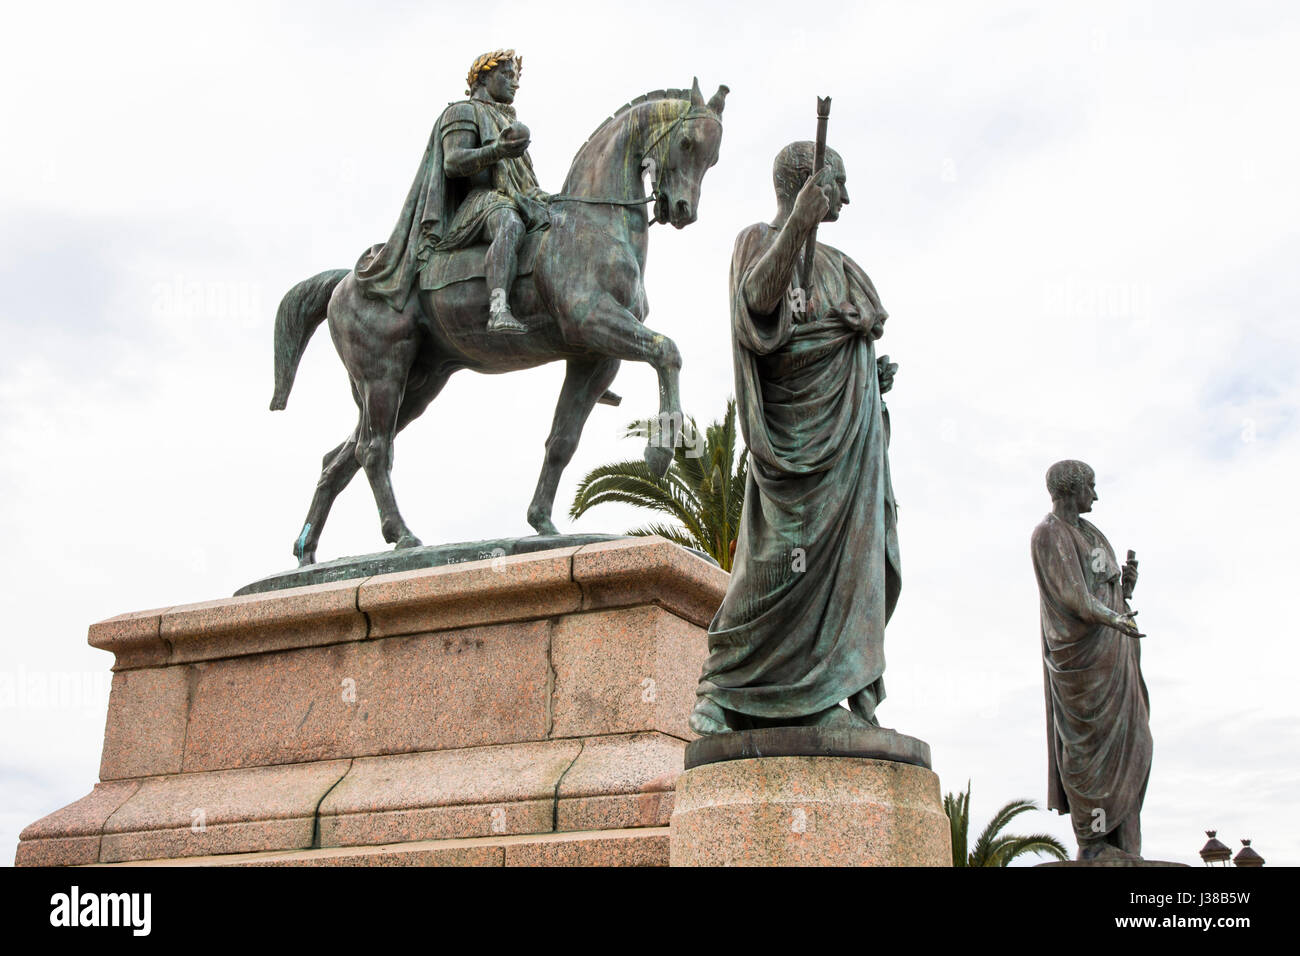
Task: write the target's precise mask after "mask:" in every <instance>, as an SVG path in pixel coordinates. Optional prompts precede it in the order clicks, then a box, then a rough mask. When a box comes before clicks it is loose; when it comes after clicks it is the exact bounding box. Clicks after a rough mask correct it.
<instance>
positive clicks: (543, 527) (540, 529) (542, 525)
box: [528, 518, 560, 534]
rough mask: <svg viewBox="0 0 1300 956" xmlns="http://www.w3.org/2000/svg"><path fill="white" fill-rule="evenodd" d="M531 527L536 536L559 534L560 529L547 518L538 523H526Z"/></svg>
mask: <svg viewBox="0 0 1300 956" xmlns="http://www.w3.org/2000/svg"><path fill="white" fill-rule="evenodd" d="M528 523H529V524H530V525H532V526H533V530H534V531H536V532H537V533H538V534H559V533H560V529H559V528H557V527H555V524H554V523H553V522H552V521H551V520H550V519H549V518H543V519H541V520H540V521H530V522H528Z"/></svg>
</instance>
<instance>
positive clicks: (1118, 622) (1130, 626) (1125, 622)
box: [1110, 611, 1146, 637]
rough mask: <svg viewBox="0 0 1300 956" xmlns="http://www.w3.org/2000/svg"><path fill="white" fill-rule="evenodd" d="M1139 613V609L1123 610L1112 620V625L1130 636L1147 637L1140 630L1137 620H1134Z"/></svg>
mask: <svg viewBox="0 0 1300 956" xmlns="http://www.w3.org/2000/svg"><path fill="white" fill-rule="evenodd" d="M1137 615H1138V612H1137V611H1127V612H1121V613H1119V614H1116V615H1115V620H1113V621H1111V622H1110V626H1111V627H1113V628H1114V629H1115V630H1117V631H1119V632H1120V633H1121V634H1127V635H1128V636H1129V637H1146V635H1145V634H1143V633H1142V632H1141V631H1139V630H1138V627H1137V621H1135V620H1134V618H1136V617H1137Z"/></svg>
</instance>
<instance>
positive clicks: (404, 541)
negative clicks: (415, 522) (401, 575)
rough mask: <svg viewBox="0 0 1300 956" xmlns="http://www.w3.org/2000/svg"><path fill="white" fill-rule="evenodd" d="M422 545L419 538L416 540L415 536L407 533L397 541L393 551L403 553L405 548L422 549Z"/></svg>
mask: <svg viewBox="0 0 1300 956" xmlns="http://www.w3.org/2000/svg"><path fill="white" fill-rule="evenodd" d="M423 544H424V542H423V541H421V540H420V539H419V538H417V537H416V536H415V535H413V534H410V533H407V534H404V535H402V536H401V537H400V538H398V539H397V545H396V546H395V547H394V548H393V550H394V551H405V550H406V549H407V548H419V547H422V546H423Z"/></svg>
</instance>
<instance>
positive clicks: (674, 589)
mask: <svg viewBox="0 0 1300 956" xmlns="http://www.w3.org/2000/svg"><path fill="white" fill-rule="evenodd" d="M573 580H574V581H576V582H578V584H580V585H581V586H582V592H583V604H582V606H583V608H584V609H587V610H591V609H596V608H606V607H630V606H633V605H637V604H657V605H659V606H660V607H663V608H667V609H668V610H669V611H671V612H672V613H674V614H676V615H677V616H678V617H681V618H685V619H686V620H688V621H690V622H692V623H694V624H697V625H699V626H700V627H708V625H709V621H711V620H712V619H713V615H714V614H715V613H716V612H717V610H718V608H719V607H720V606H721V605H722V598H723V596H724V595H725V594H726V593H727V582H728V580H730V575H728V574H727V572H726V571H723V570H722V569H721V568H719V567H718V566H717V565H716V564H712V563H710V562H709V561H706V560H704V559H703V558H701V557H699V556H697V555H694V554H692V553H691V552H689V551H687V550H686V549H685V548H682V547H679V546H678V545H676V544H673V543H672V542H671V541H667V540H665V539H664V538H659V537H648V538H637V539H635V540H631V541H602V542H600V543H598V544H589V545H585V546H584V547H581V548H579V549H578V552H577V554H575V555H574V556H573Z"/></svg>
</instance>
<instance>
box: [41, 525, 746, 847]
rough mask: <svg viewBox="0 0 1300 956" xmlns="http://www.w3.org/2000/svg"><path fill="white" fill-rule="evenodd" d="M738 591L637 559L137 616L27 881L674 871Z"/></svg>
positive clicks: (635, 547) (634, 552) (610, 546)
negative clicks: (78, 777)
mask: <svg viewBox="0 0 1300 956" xmlns="http://www.w3.org/2000/svg"><path fill="white" fill-rule="evenodd" d="M726 580H727V578H726V574H725V572H723V571H721V570H720V569H719V568H717V567H716V566H715V565H712V564H710V563H708V562H706V561H704V560H701V559H700V558H698V557H696V556H695V555H693V554H690V553H689V552H687V551H685V550H684V549H682V548H679V547H677V546H676V545H674V544H671V543H669V542H667V541H664V540H662V539H658V538H638V539H632V540H620V541H613V542H606V543H599V544H591V545H586V546H580V547H570V548H563V549H558V550H550V551H542V552H536V553H529V554H521V555H515V556H507V557H504V558H497V559H493V560H490V561H475V562H466V563H463V564H453V565H447V566H442V567H436V568H429V569H424V570H416V571H407V572H403V573H396V574H383V575H378V576H374V577H369V578H365V579H354V580H349V581H338V582H332V583H327V584H320V585H315V586H311V587H301V588H291V589H287V590H280V591H274V592H270V593H265V594H250V595H246V596H243V597H234V598H226V599H223V600H218V601H211V602H207V603H203V604H197V605H189V606H184V607H173V608H168V609H163V610H154V611H144V612H139V613H136V614H126V615H122V616H120V617H116V618H113V619H111V620H108V621H104V622H101V623H99V624H96V625H93V626H92V627H91V628H90V643H91V644H92V646H95V647H99V648H102V649H105V650H110V651H112V652H113V653H114V654H115V655H116V664H115V665H114V668H113V670H114V675H113V687H112V693H111V696H110V700H109V710H108V721H107V726H106V729H105V734H104V749H103V759H102V762H101V767H100V782H99V783H98V784H96V785H95V788H94V790H93V791H92V792H91V793H90V794H89V795H88V796H86V797H84V798H82V799H81V800H79V801H77V802H76V803H73V804H71V805H70V806H67V807H65V808H63V809H62V810H58V811H56V812H55V813H53V814H51V815H50V816H47V817H45V818H44V819H42V820H39V821H37V822H36V823H33V824H32V825H31V826H29V827H27V828H26V829H25V830H24V831H23V833H22V835H21V842H20V844H19V848H18V855H17V861H16V862H17V863H18V864H19V865H67V864H88V863H128V862H133V861H145V860H153V861H158V860H165V861H169V862H175V863H185V862H192V863H202V864H257V865H292V864H320V863H328V864H339V863H348V864H388V865H398V864H413V863H414V864H423V865H428V864H447V865H465V864H471V863H482V864H491V865H502V864H505V865H511V864H524V865H527V864H534V865H535V864H566V863H575V864H636V865H647V864H650V865H653V864H658V865H665V864H666V863H667V862H668V821H669V815H670V813H671V811H672V805H673V789H674V783H675V780H676V778H677V776H678V775H679V774H680V773H681V769H682V766H683V752H684V750H685V748H686V744H687V741H688V740H689V739H691V738H692V737H693V736H694V735H693V734H692V733H691V732H690V730H689V729H688V726H687V720H688V717H689V715H690V712H691V707H692V704H693V702H694V688H695V682H696V679H697V678H698V676H699V672H700V668H701V666H702V665H703V661H704V657H705V655H706V653H707V648H706V639H705V633H704V626H705V625H707V623H708V621H709V619H710V617H711V616H712V614H713V612H714V610H715V609H716V608H717V606H718V604H719V602H720V601H721V599H722V595H723V593H724V591H725V589H726Z"/></svg>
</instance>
